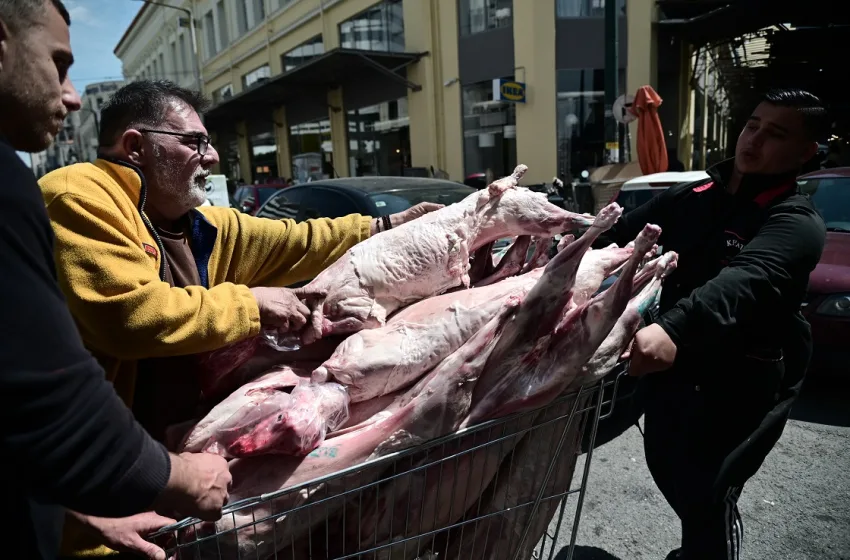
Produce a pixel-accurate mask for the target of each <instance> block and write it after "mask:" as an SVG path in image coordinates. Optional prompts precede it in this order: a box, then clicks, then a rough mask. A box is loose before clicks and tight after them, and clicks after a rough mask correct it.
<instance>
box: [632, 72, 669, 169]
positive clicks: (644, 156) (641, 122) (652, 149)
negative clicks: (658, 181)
mask: <svg viewBox="0 0 850 560" xmlns="http://www.w3.org/2000/svg"><path fill="white" fill-rule="evenodd" d="M660 105H661V96H659V95H658V93H657V92H656V91H655V90H654V89H652V86H643V87H641V88H640V89H639V90H638V91H637V94H636V95H635V99H634V101H633V102H632V106H631V111H632V112H633V113H634V114H635V115H637V118H638V141H637V149H638V162H639V163H640V170H641V172H642V173H643V174H644V175H649V174H651V173H661V172H662V171H667V145H666V143H665V142H664V129H662V128H661V120H660V119H659V118H658V107H659V106H660Z"/></svg>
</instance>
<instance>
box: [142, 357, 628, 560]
mask: <svg viewBox="0 0 850 560" xmlns="http://www.w3.org/2000/svg"><path fill="white" fill-rule="evenodd" d="M622 366H623V365H622V364H620V366H618V372H617V374H616V375H609V376H608V377H607V378H605V379H603V380H602V381H600V382H598V383H596V384H594V385H592V386H588V387H583V388H581V389H578V390H574V391H571V392H569V393H567V394H565V395H563V396H561V397H560V398H558V399H557V400H556V401H554V402H552V403H550V404H548V405H546V406H544V407H543V408H540V409H538V410H534V411H530V412H523V413H519V414H515V415H513V416H508V417H505V418H499V419H497V420H493V421H489V422H486V423H483V424H480V425H478V426H474V427H471V428H467V429H464V430H461V431H459V432H457V433H454V434H451V435H447V436H445V437H441V438H438V439H435V440H432V441H430V442H427V443H425V444H423V445H418V446H416V447H412V448H408V449H405V450H402V451H398V452H395V453H391V454H388V455H385V456H382V457H379V458H377V459H375V460H372V461H369V462H367V463H364V464H360V465H356V466H353V467H350V468H347V469H344V470H342V471H339V472H336V473H334V474H332V475H330V476H325V477H322V478H318V479H315V480H312V481H310V482H307V483H304V484H300V485H298V486H294V487H291V488H286V489H284V490H280V491H278V492H274V493H269V494H265V495H262V496H257V497H255V498H250V499H245V500H240V501H238V502H234V503H232V504H229V505H228V506H227V507H226V508H225V510H224V515H223V517H222V519H221V520H220V521H219V522H217V523H215V524H213V523H204V522H201V521H199V520H197V519H187V520H184V521H182V522H179V523H177V524H174V525H171V526H169V527H165V528H163V529H162V530H161V531H159V532H158V533H156V534H154V535H152V536H151V537H150V540H152V541H153V542H155V543H157V544H158V545H159V546H161V547H163V548H165V549H166V551H167V552H168V554H169V557H170V558H177V559H178V560H200V559H207V558H212V559H216V560H230V559H231V558H232V559H239V560H242V559H264V558H275V559H292V560H303V559H311V560H315V559H322V560H324V559H330V558H334V559H348V558H358V559H360V558H363V559H373V558H374V559H392V560H395V559H397V558H398V559H402V558H408V559H423V560H424V559H429V560H433V559H436V558H439V559H443V558H446V559H455V558H462V559H464V560H470V559H476V560H478V559H480V560H491V559H506V560H517V559H527V558H535V559H537V558H548V559H550V560H551V559H552V558H554V557H555V555H556V554H557V555H558V558H559V559H564V558H565V559H566V560H570V559H571V558H572V555H573V548H574V546H575V541H576V534H577V531H578V523H579V518H580V514H581V507H582V502H583V500H584V495H585V491H586V489H587V481H588V474H589V470H590V461H591V458H592V454H593V442H594V440H595V437H596V431H597V427H598V423H599V420H600V419H602V418H605V417H606V416H607V415H610V414H611V412H612V410H613V406H614V402H615V401H616V399H617V385H618V380H619V378H620V375H621V373H622V371H623V369H624V368H623V367H622ZM585 430H590V431H591V433H590V440H589V441H590V445H589V447H588V450H587V453H586V457H585V460H584V465H583V472H582V473H581V475H580V476H576V477H574V476H573V475H574V469H575V466H576V462H577V459H578V456H579V454H580V449H581V440H582V435H583V432H584V431H585ZM327 441H332V439H331V440H327ZM324 449H325V450H324V451H322V452H323V453H333V451H328V449H327V447H325V448H324ZM330 449H333V448H330ZM314 453H316V452H314ZM568 507H569V512H570V513H571V517H572V523H571V525H570V529H569V530H570V531H571V533H570V537H569V540H567V539H566V531H562V529H565V528H566V527H565V525H564V520H565V519H568V518H569V517H570V515H567V512H568Z"/></svg>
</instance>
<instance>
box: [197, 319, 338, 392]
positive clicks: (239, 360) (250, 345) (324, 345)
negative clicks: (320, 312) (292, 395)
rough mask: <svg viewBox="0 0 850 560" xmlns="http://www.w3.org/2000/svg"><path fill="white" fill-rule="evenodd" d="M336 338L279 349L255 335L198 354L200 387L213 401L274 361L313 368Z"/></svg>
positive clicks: (296, 366)
mask: <svg viewBox="0 0 850 560" xmlns="http://www.w3.org/2000/svg"><path fill="white" fill-rule="evenodd" d="M340 342H342V338H341V337H333V336H331V337H327V338H324V339H322V340H321V341H318V342H316V343H315V344H311V345H309V346H305V347H304V348H300V349H298V350H291V351H281V350H278V349H275V348H273V347H272V346H270V345H269V344H268V343H267V342H266V340H265V338H264V337H263V336H260V335H258V336H255V337H251V338H248V339H245V340H243V341H241V342H237V343H235V344H231V345H230V346H225V347H223V348H220V349H218V350H214V351H212V352H207V353H205V354H199V355H198V358H199V365H200V367H199V370H198V375H199V379H200V382H201V389H202V390H203V393H204V397H205V398H206V399H208V400H211V401H212V402H216V401H218V400H219V399H221V398H222V397H224V396H226V395H228V394H230V393H232V392H233V391H236V390H237V389H239V387H240V386H241V385H242V384H243V383H247V382H249V381H252V380H254V379H256V378H257V377H258V376H260V375H261V374H263V373H265V372H267V371H268V370H269V369H270V368H273V367H275V366H277V365H280V364H286V365H289V366H292V367H295V368H297V369H314V368H315V367H316V366H318V365H319V364H321V363H322V362H323V361H324V360H326V359H328V358H329V357H330V356H331V354H333V351H334V350H335V349H336V347H337V346H338V345H339V343H340Z"/></svg>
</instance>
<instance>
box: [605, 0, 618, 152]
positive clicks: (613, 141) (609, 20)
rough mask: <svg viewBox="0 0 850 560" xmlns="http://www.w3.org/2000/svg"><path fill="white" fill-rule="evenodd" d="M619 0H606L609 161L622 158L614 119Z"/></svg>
mask: <svg viewBox="0 0 850 560" xmlns="http://www.w3.org/2000/svg"><path fill="white" fill-rule="evenodd" d="M617 4H618V1H617V0H605V153H606V156H607V158H606V161H607V163H617V162H619V160H620V135H619V129H618V126H617V121H615V120H614V101H616V100H617V92H618V91H619V84H618V83H617V82H618V78H619V74H620V61H619V50H620V36H619V29H618V27H619V25H618V24H619V19H620V18H619V16H618V14H617Z"/></svg>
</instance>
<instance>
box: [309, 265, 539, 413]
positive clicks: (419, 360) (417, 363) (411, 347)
mask: <svg viewBox="0 0 850 560" xmlns="http://www.w3.org/2000/svg"><path fill="white" fill-rule="evenodd" d="M542 273H543V269H537V270H533V271H531V272H529V273H527V274H524V275H522V276H517V277H514V278H508V279H506V280H503V281H501V282H497V283H496V284H493V285H491V286H485V287H480V288H472V289H469V290H462V291H458V292H451V293H448V294H443V295H440V296H436V297H432V298H429V299H426V300H424V301H420V302H418V303H415V304H413V305H411V306H409V307H406V308H404V309H403V310H401V311H399V312H398V313H397V314H396V315H394V316H393V317H392V318H391V319H390V320H389V322H388V323H387V325H386V326H384V327H381V328H377V329H371V330H364V331H360V332H359V333H355V334H353V335H351V336H349V337H348V338H347V339H346V340H345V341H343V343H342V344H340V345H339V346H338V347H337V349H336V351H335V352H334V353H333V355H332V356H331V357H330V358H329V359H328V360H326V361H325V362H324V363H323V364H322V365H321V366H320V367H319V368H317V369H316V370H315V371H314V372H313V381H315V382H322V381H326V380H329V379H333V380H335V381H337V382H338V383H342V384H343V385H345V386H347V387H348V389H349V392H350V395H351V400H352V402H355V403H359V402H363V401H368V400H369V399H373V398H375V397H378V396H381V395H386V394H388V393H392V392H394V391H397V390H399V389H402V388H404V387H407V386H409V385H410V384H411V383H414V382H416V381H417V380H418V379H419V377H420V376H421V375H422V374H424V373H425V372H427V371H429V370H431V369H432V368H433V367H434V366H436V365H437V364H438V363H440V361H442V360H443V359H444V358H445V357H447V356H449V355H450V354H451V353H452V352H454V351H455V350H457V349H458V348H460V347H461V345H463V343H464V342H466V341H467V340H469V338H470V337H471V336H472V335H473V334H475V333H476V332H477V331H478V330H479V329H481V327H483V326H484V325H485V324H486V323H487V322H488V321H490V320H491V319H492V318H493V317H494V316H495V315H496V313H498V311H499V309H500V308H501V307H502V305H503V303H504V302H505V301H506V300H507V299H508V298H509V297H511V296H523V295H525V294H526V293H528V290H530V289H531V287H532V286H534V284H535V283H536V282H537V279H538V278H540V276H541V274H542Z"/></svg>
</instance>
